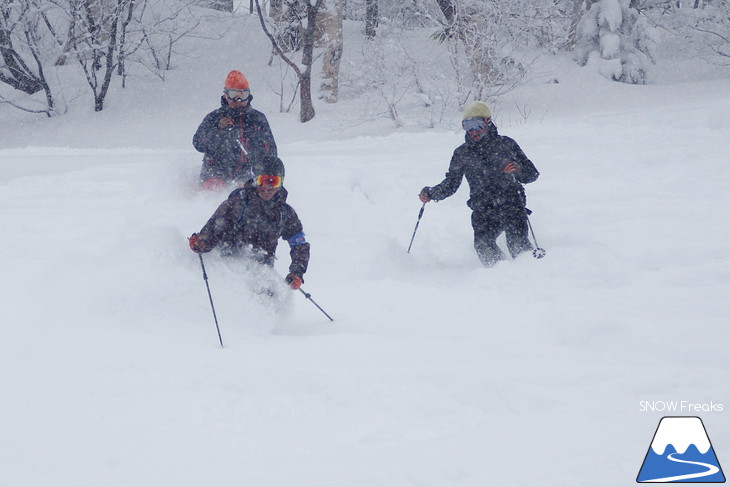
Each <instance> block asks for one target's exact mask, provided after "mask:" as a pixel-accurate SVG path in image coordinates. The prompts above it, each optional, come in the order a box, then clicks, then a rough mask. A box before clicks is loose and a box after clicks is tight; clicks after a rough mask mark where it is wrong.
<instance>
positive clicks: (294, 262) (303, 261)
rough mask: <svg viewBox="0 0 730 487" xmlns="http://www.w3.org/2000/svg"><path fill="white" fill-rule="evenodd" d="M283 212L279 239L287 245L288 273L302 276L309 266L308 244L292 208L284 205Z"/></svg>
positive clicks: (300, 223)
mask: <svg viewBox="0 0 730 487" xmlns="http://www.w3.org/2000/svg"><path fill="white" fill-rule="evenodd" d="M284 211H285V212H286V217H285V219H284V225H283V226H282V231H281V238H283V239H284V240H286V241H287V243H288V244H289V249H290V250H289V256H290V257H291V265H289V272H291V273H293V274H297V275H299V276H303V275H304V273H305V272H307V267H308V266H309V242H307V239H306V238H305V236H304V229H303V227H302V222H301V221H300V220H299V217H298V216H297V213H296V212H295V211H294V208H292V207H291V206H289V205H286V206H285V207H284Z"/></svg>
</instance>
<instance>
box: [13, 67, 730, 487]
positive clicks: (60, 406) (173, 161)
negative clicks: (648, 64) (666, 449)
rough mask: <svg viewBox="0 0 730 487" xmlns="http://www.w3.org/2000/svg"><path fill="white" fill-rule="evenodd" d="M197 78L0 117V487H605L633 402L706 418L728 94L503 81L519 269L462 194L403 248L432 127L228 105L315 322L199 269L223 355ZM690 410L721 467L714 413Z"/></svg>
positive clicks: (633, 421)
mask: <svg viewBox="0 0 730 487" xmlns="http://www.w3.org/2000/svg"><path fill="white" fill-rule="evenodd" d="M199 62H200V63H201V66H199V67H198V68H197V69H188V70H186V71H185V72H184V75H185V76H187V77H188V78H187V80H186V81H185V83H183V82H182V80H181V79H178V80H177V81H176V80H175V75H174V74H172V75H171V78H172V79H171V80H170V83H172V85H170V88H164V89H158V88H159V85H157V84H152V85H151V86H152V87H153V88H154V89H153V90H152V92H153V93H154V96H150V95H149V94H146V95H136V94H133V93H129V94H125V95H124V97H123V100H124V101H123V102H122V101H121V99H120V101H119V102H117V103H116V104H114V103H112V104H111V105H112V106H110V107H109V110H108V111H105V112H103V113H101V114H96V115H92V114H87V115H85V116H84V117H81V116H80V114H78V113H72V114H69V115H68V116H67V117H64V118H59V119H55V120H27V119H23V120H24V122H23V123H22V124H21V123H18V120H20V119H21V118H22V117H21V116H20V115H12V116H9V117H8V118H7V119H6V118H4V119H3V121H2V122H0V128H1V129H2V133H3V134H4V135H2V139H1V143H0V222H2V229H3V239H2V242H3V257H2V275H3V279H2V288H1V292H0V296H1V298H0V310H2V311H1V312H2V316H3V326H2V327H1V328H0V330H1V331H0V370H2V371H3V372H2V374H1V375H0V388H1V390H2V391H3V398H4V399H3V400H2V401H0V426H1V428H0V431H2V435H1V437H2V440H0V459H2V460H0V478H3V479H5V480H4V484H6V485H12V486H21V487H28V486H34V487H35V486H47V485H56V486H63V487H66V486H68V487H71V486H73V487H82V486H98V485H105V486H108V487H114V486H120V487H121V486H125V487H127V486H130V485H136V486H150V487H152V486H154V487H159V486H162V485H165V486H167V485H169V486H176V487H183V486H191V487H192V486H201V485H216V486H233V485H237V486H240V485H249V486H267V487H268V486H277V487H278V486H291V485H297V486H318V487H320V486H333V487H334V486H338V487H339V486H344V485H347V486H348V487H355V486H362V487H372V486H411V485H418V486H434V487H443V486H447V485H454V486H456V485H458V486H484V485H515V486H523V485H524V486H528V485H540V486H545V485H554V486H564V485H578V484H579V485H584V486H592V485H595V486H602V487H603V486H605V485H621V484H622V483H629V482H633V479H634V478H635V476H636V473H637V471H638V469H639V467H640V465H641V461H642V458H643V455H644V453H645V452H646V448H647V446H648V442H649V441H650V439H651V433H652V432H653V431H654V429H655V426H656V423H657V421H658V419H659V417H660V413H641V412H639V402H640V401H642V400H672V399H688V400H690V401H692V402H695V403H697V402H702V401H707V402H709V401H710V400H712V401H715V402H720V403H722V402H727V401H728V398H727V392H726V390H727V387H726V384H727V379H728V376H727V374H728V373H727V371H728V366H730V359H728V358H727V353H726V350H727V347H728V345H729V344H730V339H729V337H728V329H727V315H728V311H729V304H728V301H727V296H728V290H729V288H730V285H729V282H730V257H729V255H730V254H729V252H728V238H729V237H730V232H729V231H728V230H727V228H726V222H728V221H730V214H729V213H730V210H729V208H728V203H727V194H728V192H729V190H730V187H729V185H728V181H730V169H729V168H728V166H727V164H726V161H725V159H726V155H727V140H728V135H730V116H728V114H729V113H730V82H728V81H727V80H725V81H714V82H696V83H688V84H681V85H671V86H650V87H635V86H623V85H615V84H610V83H607V82H605V80H601V79H597V78H595V77H591V76H582V74H581V73H577V74H576V73H575V72H573V71H570V72H565V73H560V74H559V77H560V78H561V82H560V83H558V84H535V85H531V86H527V87H524V88H522V89H521V90H520V91H519V92H516V93H514V94H513V96H514V97H516V98H515V99H516V100H518V101H519V100H521V102H522V104H523V106H525V105H524V104H529V106H531V107H535V110H534V112H533V113H535V116H534V117H532V118H528V119H527V120H523V121H522V122H520V123H517V122H515V120H516V118H514V117H513V118H510V117H508V116H507V115H506V114H507V113H508V110H509V109H508V108H507V106H506V105H507V102H506V101H504V102H503V103H504V107H505V108H504V111H503V112H502V115H500V114H499V113H497V115H496V118H497V120H498V122H499V121H500V116H501V117H502V118H501V122H503V123H500V129H501V131H502V133H504V134H506V135H510V136H512V137H513V138H515V139H516V140H517V141H518V142H519V143H520V144H521V146H522V148H523V149H524V150H525V152H526V153H527V155H528V156H529V157H530V158H531V159H532V160H533V161H534V162H535V164H536V165H537V167H538V169H539V170H540V171H541V173H542V176H541V178H540V179H539V180H538V181H537V182H535V183H534V184H531V185H529V186H528V187H527V194H528V206H530V208H531V209H533V210H534V214H533V216H532V223H533V227H534V230H535V232H536V236H537V238H538V241H539V243H540V245H541V246H542V247H544V248H545V249H547V256H546V257H545V258H544V259H542V260H535V259H533V258H532V257H531V256H529V255H526V256H523V257H520V258H519V259H517V260H516V261H509V262H503V263H500V264H499V265H497V266H496V267H495V268H493V269H484V268H482V267H481V266H480V265H479V262H478V259H477V258H476V256H475V255H474V252H473V249H472V246H471V240H472V233H471V229H470V226H469V211H468V209H467V208H466V206H465V200H466V194H467V188H466V186H464V187H462V188H461V190H460V191H459V193H457V195H455V196H454V197H452V198H450V199H448V200H446V201H444V202H440V203H437V204H435V203H432V204H429V205H427V207H426V210H425V212H424V216H423V219H422V220H421V224H420V227H419V230H418V233H417V234H416V238H415V241H414V244H413V249H412V251H411V253H410V254H407V253H406V248H407V246H408V242H409V240H410V237H411V234H412V231H413V228H414V225H415V223H416V217H417V214H418V210H419V208H420V203H419V202H418V199H417V197H416V195H417V193H418V191H419V190H420V189H421V187H422V186H424V185H427V184H434V183H437V182H438V181H440V179H441V178H442V176H443V173H444V171H445V170H446V167H447V165H448V161H449V158H450V156H451V152H452V151H453V149H454V148H455V147H456V146H457V145H458V144H459V143H460V142H461V138H462V133H460V132H459V131H457V127H455V128H454V130H453V131H451V130H448V131H444V130H433V131H412V130H411V131H402V132H399V131H393V130H385V125H380V126H374V125H369V126H367V127H366V128H364V129H363V133H361V134H360V135H359V136H352V134H350V135H349V136H347V137H346V136H345V135H343V134H341V133H340V134H338V133H335V132H334V130H332V129H331V127H337V126H338V122H337V120H338V119H337V116H338V115H337V113H338V112H337V110H338V107H336V106H331V107H330V106H328V107H323V108H322V110H321V113H320V115H321V117H320V118H318V119H315V121H314V122H313V123H311V124H307V125H299V124H298V123H297V122H296V116H295V115H292V114H278V113H276V109H275V106H276V105H275V103H274V101H273V100H274V99H273V97H269V96H267V95H266V94H265V93H260V91H261V90H260V91H259V93H260V95H259V93H256V92H255V93H256V95H257V100H256V106H257V107H259V108H260V109H262V110H264V111H265V112H267V114H268V115H269V117H270V119H271V121H272V126H273V129H274V132H275V135H276V137H277V141H278V143H279V145H280V147H281V155H282V158H283V159H284V161H285V163H286V164H287V180H286V183H285V184H286V186H287V188H288V190H289V192H290V203H291V204H292V205H293V206H294V207H295V208H296V209H297V211H298V213H299V215H300V216H301V218H302V221H303V222H304V225H305V231H306V233H307V236H308V240H309V241H310V242H311V244H312V260H311V265H310V271H309V272H308V274H307V275H306V276H305V277H306V282H305V285H304V288H305V289H306V290H307V291H308V292H310V293H311V294H312V297H313V298H314V299H315V300H316V301H317V302H318V303H319V304H320V305H321V306H322V307H323V308H324V309H325V310H326V311H327V312H328V313H329V314H331V315H332V316H333V317H334V318H335V322H334V323H330V322H329V321H328V320H327V319H326V317H324V315H322V314H321V313H319V311H318V310H317V309H316V308H315V307H314V306H312V304H311V303H309V302H308V301H307V300H306V299H304V297H303V296H302V295H301V294H299V293H291V294H290V295H289V297H288V299H287V300H285V302H284V303H283V307H284V309H283V310H282V311H280V312H278V313H272V312H271V311H270V310H269V309H268V308H267V307H266V305H265V303H262V302H261V301H260V299H259V298H256V297H254V296H252V295H251V294H250V293H249V292H248V290H247V286H248V285H249V279H248V276H247V275H246V273H245V272H244V271H243V269H242V267H240V266H239V265H237V264H236V263H232V262H227V261H224V260H221V259H219V258H217V257H216V256H215V255H212V254H208V255H206V256H205V259H206V261H205V262H206V268H207V271H208V276H209V282H210V286H211V292H212V296H213V299H214V302H215V306H216V311H217V314H218V319H219V323H220V327H221V333H222V336H223V340H224V343H225V348H223V349H221V348H220V347H219V345H218V339H217V336H216V331H215V325H214V322H213V316H212V313H211V310H210V306H209V303H208V296H207V293H206V290H205V285H204V282H203V279H202V273H201V269H200V265H199V261H198V258H197V256H196V255H195V254H193V253H192V252H190V251H189V250H188V248H187V241H186V237H187V236H188V235H189V234H190V233H192V232H194V231H197V230H198V229H199V228H200V227H201V226H202V225H203V223H204V222H205V220H206V219H207V218H208V217H209V216H210V214H211V213H212V211H213V210H214V209H215V208H216V206H217V205H218V204H219V203H220V202H221V201H222V199H223V198H224V197H225V194H224V193H199V192H196V191H195V190H194V180H195V177H196V175H197V171H198V168H199V161H200V157H199V154H197V153H196V152H195V151H194V150H193V149H192V147H191V146H190V145H189V144H190V137H191V135H192V132H193V131H194V129H195V127H196V126H197V124H198V123H199V121H200V119H202V117H203V116H204V115H205V113H206V111H207V110H209V109H212V108H214V107H215V103H216V101H217V100H216V98H217V96H218V91H219V86H218V85H219V81H218V79H220V81H221V82H222V79H223V77H222V76H219V75H220V73H223V75H224V74H225V69H226V68H225V66H228V63H224V62H223V60H220V59H214V58H211V61H210V62H211V63H212V64H211V66H210V68H209V69H206V66H205V65H204V63H205V61H204V59H200V60H199ZM233 64H235V63H232V64H231V65H230V66H229V67H230V68H233V67H236V66H235V65H233ZM259 70H260V71H259ZM246 71H247V73H252V74H251V75H250V78H252V83H257V81H253V80H256V78H257V77H258V76H259V75H258V73H259V72H261V73H265V72H266V71H265V68H264V67H263V65H262V66H261V67H257V68H256V69H253V68H246ZM194 73H197V77H193V78H191V77H190V76H191V75H192V74H194ZM216 73H217V74H216ZM262 76H263V74H262ZM258 83H259V84H258V86H262V85H263V83H261V82H258ZM184 86H190V89H189V91H180V90H183V89H184V88H183V87H184ZM597 89H601V90H602V91H601V92H600V96H598V95H596V93H597V92H596V90H597ZM148 91H149V90H148ZM181 93H182V95H181ZM137 96H139V98H137ZM538 111H539V112H540V113H539V116H538ZM3 113H5V112H3ZM348 113H349V112H348ZM347 116H348V114H347V113H343V115H342V117H343V118H346V117H347ZM454 116H455V117H456V118H458V114H454ZM340 120H341V119H340ZM351 129H352V127H351ZM279 257H280V260H279V261H278V262H277V265H276V267H277V270H278V271H279V272H280V273H281V272H283V269H284V268H285V267H286V265H287V264H288V256H287V253H286V248H285V246H282V247H281V248H280V251H279ZM703 420H704V422H705V425H706V426H707V427H708V428H710V429H711V430H712V431H711V433H712V436H713V439H715V450H716V452H717V454H718V457H719V459H720V461H721V462H722V461H723V454H724V455H727V454H728V453H727V452H730V443H728V442H727V441H724V440H722V438H727V437H728V434H730V422H728V420H727V418H726V414H722V413H708V414H707V415H704V416H703Z"/></svg>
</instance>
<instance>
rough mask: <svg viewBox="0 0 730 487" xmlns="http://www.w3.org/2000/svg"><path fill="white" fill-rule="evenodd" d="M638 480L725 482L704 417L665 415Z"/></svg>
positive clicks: (658, 481) (653, 481)
mask: <svg viewBox="0 0 730 487" xmlns="http://www.w3.org/2000/svg"><path fill="white" fill-rule="evenodd" d="M636 481H637V482H639V483H670V482H702V483H723V482H725V475H724V474H723V472H722V467H720V462H718V461H717V456H716V455H715V449H714V448H712V443H710V437H709V436H707V430H705V425H704V424H703V423H702V420H701V419H700V418H698V417H696V416H665V417H663V418H662V419H661V420H660V421H659V426H657V429H656V432H655V433H654V438H653V439H652V440H651V445H649V450H648V451H647V452H646V457H644V463H643V464H642V465H641V470H639V475H637V477H636Z"/></svg>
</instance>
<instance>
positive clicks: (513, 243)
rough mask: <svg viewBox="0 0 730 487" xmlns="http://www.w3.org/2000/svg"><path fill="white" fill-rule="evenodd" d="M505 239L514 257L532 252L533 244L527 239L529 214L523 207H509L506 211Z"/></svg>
mask: <svg viewBox="0 0 730 487" xmlns="http://www.w3.org/2000/svg"><path fill="white" fill-rule="evenodd" d="M503 215H504V227H505V237H506V238H507V248H508V249H509V252H510V254H511V255H512V257H513V258H514V257H517V256H518V255H519V254H521V253H522V252H526V251H530V250H532V244H531V243H530V240H529V239H528V238H527V232H528V226H527V214H526V213H525V208H524V207H523V206H521V205H520V206H509V207H507V208H505V210H504V213H503Z"/></svg>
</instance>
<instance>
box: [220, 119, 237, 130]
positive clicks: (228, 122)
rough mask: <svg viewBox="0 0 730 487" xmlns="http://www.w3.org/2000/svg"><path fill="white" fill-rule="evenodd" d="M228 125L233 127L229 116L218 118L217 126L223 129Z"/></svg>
mask: <svg viewBox="0 0 730 487" xmlns="http://www.w3.org/2000/svg"><path fill="white" fill-rule="evenodd" d="M228 127H233V119H232V118H231V117H223V118H221V119H220V120H218V128H220V129H221V130H223V129H225V128H228Z"/></svg>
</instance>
